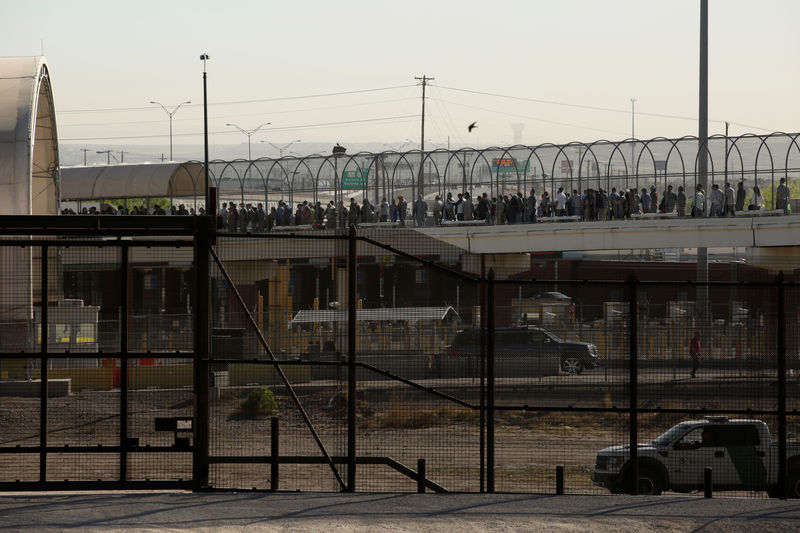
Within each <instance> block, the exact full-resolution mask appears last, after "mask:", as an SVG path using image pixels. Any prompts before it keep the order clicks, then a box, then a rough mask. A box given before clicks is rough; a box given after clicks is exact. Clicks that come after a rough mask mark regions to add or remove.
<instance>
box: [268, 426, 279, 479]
mask: <svg viewBox="0 0 800 533" xmlns="http://www.w3.org/2000/svg"><path fill="white" fill-rule="evenodd" d="M279 422H280V420H279V419H278V417H277V416H273V417H272V421H271V427H270V447H271V451H270V454H271V455H272V464H270V480H269V483H270V485H269V490H273V491H274V490H278V483H279V481H280V477H279V476H280V468H279V465H280V463H279V462H278V458H279V457H280V443H281V439H280V423H279Z"/></svg>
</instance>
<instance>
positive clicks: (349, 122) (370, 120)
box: [59, 115, 418, 141]
mask: <svg viewBox="0 0 800 533" xmlns="http://www.w3.org/2000/svg"><path fill="white" fill-rule="evenodd" d="M417 116H418V115H399V116H396V117H381V118H367V119H361V120H346V121H341V122H322V123H319V124H300V125H297V126H283V127H279V128H269V129H265V130H263V131H265V132H269V131H287V130H297V129H310V128H325V127H329V126H342V125H353V124H361V123H374V122H389V123H390V121H398V120H400V121H402V119H416V118H417ZM211 133H213V134H214V135H230V134H232V133H238V132H236V131H231V130H221V131H216V132H211ZM197 135H202V134H201V133H177V134H175V137H194V136H197ZM162 137H167V135H165V134H160V135H123V136H114V137H72V138H63V137H62V138H60V139H59V140H60V141H108V140H118V139H157V138H162Z"/></svg>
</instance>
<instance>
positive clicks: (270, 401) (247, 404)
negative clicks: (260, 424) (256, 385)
mask: <svg viewBox="0 0 800 533" xmlns="http://www.w3.org/2000/svg"><path fill="white" fill-rule="evenodd" d="M240 407H241V408H242V412H244V414H246V415H248V416H257V415H271V414H272V413H274V412H275V411H277V410H278V400H276V399H275V395H274V394H273V393H272V391H271V390H269V387H261V388H260V389H255V390H253V391H251V392H250V394H248V395H247V398H245V399H244V400H242V403H241V404H240Z"/></svg>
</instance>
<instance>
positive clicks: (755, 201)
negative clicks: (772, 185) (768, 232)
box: [748, 185, 764, 211]
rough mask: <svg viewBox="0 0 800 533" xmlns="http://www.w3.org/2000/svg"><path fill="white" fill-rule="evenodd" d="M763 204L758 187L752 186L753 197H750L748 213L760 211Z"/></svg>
mask: <svg viewBox="0 0 800 533" xmlns="http://www.w3.org/2000/svg"><path fill="white" fill-rule="evenodd" d="M763 202H764V197H763V196H761V189H759V188H758V185H753V196H751V197H750V206H749V207H748V209H750V211H758V210H759V209H761V204H762V203H763Z"/></svg>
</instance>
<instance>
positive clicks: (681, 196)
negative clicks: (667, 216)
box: [675, 185, 686, 217]
mask: <svg viewBox="0 0 800 533" xmlns="http://www.w3.org/2000/svg"><path fill="white" fill-rule="evenodd" d="M675 206H676V207H677V210H678V216H679V217H685V216H686V193H684V192H683V186H682V185H678V197H677V200H676V202H675Z"/></svg>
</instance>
